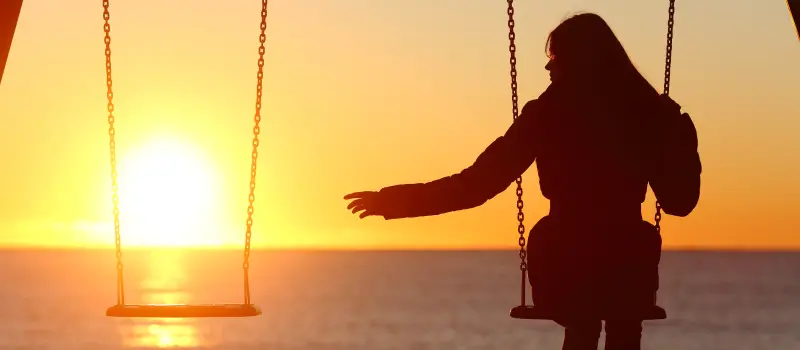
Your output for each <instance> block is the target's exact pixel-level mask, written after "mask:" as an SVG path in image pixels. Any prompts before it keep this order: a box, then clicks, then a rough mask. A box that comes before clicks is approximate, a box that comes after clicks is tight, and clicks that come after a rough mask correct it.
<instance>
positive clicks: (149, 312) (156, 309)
mask: <svg viewBox="0 0 800 350" xmlns="http://www.w3.org/2000/svg"><path fill="white" fill-rule="evenodd" d="M258 315H261V309H259V308H258V306H256V305H253V304H200V305H186V304H149V305H114V306H112V307H110V308H108V309H107V310H106V316H110V317H148V318H196V317H252V316H258Z"/></svg>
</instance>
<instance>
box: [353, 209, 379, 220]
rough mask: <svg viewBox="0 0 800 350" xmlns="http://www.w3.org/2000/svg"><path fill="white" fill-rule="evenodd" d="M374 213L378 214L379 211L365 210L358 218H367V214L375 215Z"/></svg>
mask: <svg viewBox="0 0 800 350" xmlns="http://www.w3.org/2000/svg"><path fill="white" fill-rule="evenodd" d="M373 215H378V213H376V212H374V211H369V210H364V212H363V213H361V215H359V216H358V218H359V219H363V218H365V217H367V216H373Z"/></svg>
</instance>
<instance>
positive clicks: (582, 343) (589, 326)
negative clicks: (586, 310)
mask: <svg viewBox="0 0 800 350" xmlns="http://www.w3.org/2000/svg"><path fill="white" fill-rule="evenodd" d="M559 324H561V325H562V326H564V345H563V346H562V347H561V349H562V350H597V345H598V342H599V341H600V331H601V330H602V327H603V325H602V322H601V321H600V320H597V321H574V322H559Z"/></svg>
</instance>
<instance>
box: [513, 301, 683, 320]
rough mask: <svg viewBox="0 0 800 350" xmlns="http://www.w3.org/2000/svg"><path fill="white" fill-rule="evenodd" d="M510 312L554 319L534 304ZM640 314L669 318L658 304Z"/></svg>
mask: <svg viewBox="0 0 800 350" xmlns="http://www.w3.org/2000/svg"><path fill="white" fill-rule="evenodd" d="M510 314H511V317H513V318H517V319H523V320H553V314H552V313H551V312H549V311H548V310H545V309H544V308H541V307H536V306H534V305H520V306H516V307H514V308H513V309H511V312H510ZM639 316H640V317H641V318H640V319H642V320H664V319H666V318H667V311H666V310H664V308H662V307H660V306H658V305H653V306H650V307H648V308H646V309H645V310H642V313H641V315H639ZM601 319H602V317H601Z"/></svg>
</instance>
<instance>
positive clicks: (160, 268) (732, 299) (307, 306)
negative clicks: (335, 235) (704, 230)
mask: <svg viewBox="0 0 800 350" xmlns="http://www.w3.org/2000/svg"><path fill="white" fill-rule="evenodd" d="M123 259H124V263H125V282H126V301H127V302H128V303H221V302H231V303H237V302H241V301H242V298H243V296H242V289H243V285H242V273H241V262H242V261H241V260H242V253H241V252H238V251H168V250H163V251H125V252H124V255H123ZM251 260H252V264H251V279H252V282H251V284H252V286H251V288H252V297H253V301H254V302H255V303H256V304H258V305H259V306H260V307H261V309H262V311H263V315H261V316H258V317H252V318H242V319H173V320H163V319H120V318H109V317H105V309H106V308H107V307H109V306H111V305H113V304H114V303H115V302H116V296H115V295H116V294H115V290H116V289H115V288H116V285H115V278H116V277H115V260H114V252H113V251H102V250H96V251H92V250H86V251H81V250H72V251H67V250H62V251H58V250H39V251H36V250H29V251H23V250H19V251H12V250H6V251H2V252H0V264H2V266H3V267H4V268H3V269H2V270H0V283H2V288H0V309H1V310H2V312H0V349H3V350H15V349H30V350H48V349H53V350H56V349H57V350H93V349H103V350H114V349H163V348H173V349H175V348H178V349H215V350H248V349H259V350H262V349H263V350H267V349H270V350H312V349H313V350H328V349H330V350H345V349H347V350H357V349H365V350H367V349H368V350H384V349H385V350H388V349H398V350H399V349H403V350H408V349H413V350H425V349H431V350H432V349H462V350H483V349H487V350H488V349H532V350H534V349H560V346H561V341H562V336H563V330H562V328H560V327H559V326H558V325H556V324H554V323H552V322H547V321H524V320H515V319H511V318H510V317H509V316H508V311H509V309H510V308H511V307H513V306H515V305H516V303H518V300H519V296H518V293H519V285H518V283H519V270H518V260H517V257H516V253H515V252H513V251H475V252H440V251H430V252H378V251H371V252H368V251H365V252H333V251H330V252H328V251H305V252H301V251H285V252H274V251H256V252H254V253H253V255H252V258H251ZM659 304H660V305H661V306H663V307H664V308H666V310H667V312H668V319H667V320H662V321H648V322H646V323H645V330H644V336H643V348H644V349H652V350H656V349H681V350H695V349H697V350H700V349H703V350H709V349H725V350H738V349H741V350H757V349H769V350H800V253H732V252H673V251H667V252H664V254H663V258H662V263H661V291H660V293H659ZM601 341H602V339H601ZM601 348H602V346H601Z"/></svg>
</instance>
